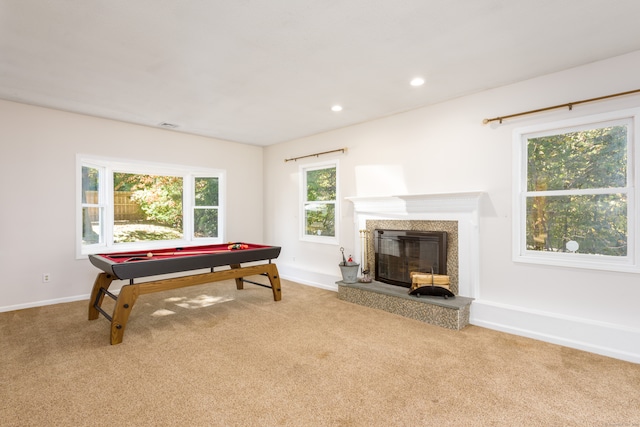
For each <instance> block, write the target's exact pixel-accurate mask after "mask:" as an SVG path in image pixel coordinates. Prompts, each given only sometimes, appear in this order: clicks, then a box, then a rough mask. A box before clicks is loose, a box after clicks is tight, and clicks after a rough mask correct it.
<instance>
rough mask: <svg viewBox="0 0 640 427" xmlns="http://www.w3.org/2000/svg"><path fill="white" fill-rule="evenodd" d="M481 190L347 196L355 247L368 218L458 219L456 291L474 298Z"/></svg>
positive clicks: (477, 289)
mask: <svg viewBox="0 0 640 427" xmlns="http://www.w3.org/2000/svg"><path fill="white" fill-rule="evenodd" d="M484 194H485V193H484V192H479V191H478V192H465V193H441V194H410V195H400V196H374V197H347V198H346V199H347V200H349V201H350V202H352V203H353V209H354V222H355V225H356V233H355V249H356V253H360V230H362V229H365V228H366V222H367V220H370V219H392V220H393V219H400V220H409V221H410V220H426V221H457V222H458V277H459V284H458V293H459V295H461V296H465V297H471V298H478V297H479V287H480V286H479V280H480V271H479V266H480V248H479V239H480V232H479V229H478V216H479V209H480V201H481V199H482V197H483V195H484Z"/></svg>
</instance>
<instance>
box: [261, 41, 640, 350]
mask: <svg viewBox="0 0 640 427" xmlns="http://www.w3.org/2000/svg"><path fill="white" fill-rule="evenodd" d="M639 68H640V52H635V53H633V54H630V55H625V56H621V57H617V58H613V59H610V60H607V61H602V62H598V63H593V64H590V65H587V66H583V67H579V68H575V69H571V70H566V71H564V72H560V73H556V74H553V75H548V76H545V77H541V78H536V79H532V80H529V81H525V82H520V83H516V84H513V85H510V86H506V87H502V88H499V89H495V90H489V91H485V92H481V93H477V94H474V95H471V96H466V97H462V98H459V99H456V100H453V101H450V102H446V103H442V104H439V105H435V106H430V107H425V108H422V109H419V110H414V111H411V112H407V113H403V114H398V115H394V116H391V117H388V118H385V119H381V120H376V121H372V122H368V123H363V124H361V125H357V126H352V127H349V128H346V129H342V130H338V131H333V132H328V133H324V134H321V135H316V136H312V137H308V138H303V139H300V140H297V141H291V142H288V143H282V144H278V145H275V146H270V147H268V148H267V149H266V150H265V171H268V172H267V173H266V174H265V184H266V185H265V189H266V190H265V219H266V224H268V226H267V229H266V234H265V237H266V239H267V240H268V241H270V242H272V243H273V244H278V245H281V246H282V248H283V249H282V254H281V257H280V259H279V260H278V266H279V269H280V274H281V275H282V277H285V278H290V279H294V280H297V281H300V282H301V283H306V284H310V285H314V286H320V287H324V288H328V289H336V285H335V281H336V280H339V276H340V272H339V269H338V262H339V260H340V252H339V249H338V248H339V247H340V246H344V247H345V248H346V250H347V251H351V250H352V248H354V246H355V239H356V237H357V230H355V229H354V219H353V209H352V206H351V203H350V202H348V201H343V202H342V203H341V209H342V210H341V212H342V213H341V229H340V243H339V245H336V246H334V245H318V244H310V243H306V242H302V241H300V240H299V239H298V220H299V218H298V181H299V176H298V173H299V171H298V168H299V166H300V165H301V164H306V163H313V162H318V161H319V160H323V159H329V158H331V157H337V158H339V159H340V183H339V187H340V191H341V196H342V197H343V198H344V197H348V196H385V195H393V194H429V193H449V192H450V193H455V192H467V191H484V192H486V194H487V196H488V197H485V200H484V204H483V206H482V208H481V212H480V280H479V283H480V292H479V293H480V295H479V296H477V299H476V301H474V303H473V304H472V323H474V324H476V325H480V326H485V327H489V328H494V329H498V330H504V331H507V332H511V333H515V334H520V335H525V336H530V337H534V338H538V339H542V340H545V341H550V342H556V343H560V344H563V345H566V346H571V347H576V348H581V349H585V350H588V351H592V352H597V353H601V354H606V355H610V356H613V357H617V358H621V359H625V360H632V361H635V362H637V363H640V309H639V303H640V276H639V275H637V274H632V273H616V272H605V271H597V270H579V269H572V268H558V267H545V266H540V265H527V264H519V263H514V262H513V261H512V259H511V226H512V224H511V222H512V218H511V197H512V193H511V178H512V177H511V174H512V164H511V163H512V161H511V155H512V133H513V130H514V128H516V127H521V126H526V125H531V124H536V123H542V122H545V121H556V120H561V119H565V118H571V117H576V116H582V115H589V114H594V113H599V112H606V111H611V110H616V109H624V108H631V107H640V95H631V96H625V97H621V98H616V99H613V100H608V101H601V102H595V103H590V104H584V105H580V106H577V107H575V108H574V110H573V111H568V109H567V110H565V109H563V110H556V111H552V112H546V113H540V114H536V115H530V116H526V117H522V118H518V119H512V120H508V121H506V122H505V123H503V124H501V125H497V124H492V125H483V124H482V120H483V119H485V118H491V117H495V116H501V115H508V114H512V113H517V112H520V111H526V110H531V109H536V108H541V107H547V106H551V105H557V104H563V103H566V102H571V101H578V100H582V99H588V98H593V97H598V96H602V95H608V94H612V93H618V92H624V91H628V90H634V89H640V74H638V72H637V70H638V69H639ZM398 90H406V88H398ZM418 90H423V91H428V90H429V86H428V82H427V84H426V85H425V86H424V87H422V88H420V89H418ZM345 104H346V105H345V107H346V108H345V110H344V111H343V112H342V114H349V108H348V103H345ZM327 114H333V113H331V112H330V111H328V113H327ZM342 147H348V151H347V153H346V154H330V155H326V156H322V157H321V158H319V159H316V158H311V159H303V160H299V161H297V162H288V163H284V162H283V160H284V159H285V158H291V157H295V156H302V155H307V154H312V153H316V152H322V151H327V150H332V149H337V148H342Z"/></svg>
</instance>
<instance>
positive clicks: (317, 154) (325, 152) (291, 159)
mask: <svg viewBox="0 0 640 427" xmlns="http://www.w3.org/2000/svg"><path fill="white" fill-rule="evenodd" d="M338 151H340V152H342V153H345V152H346V151H347V147H345V148H338V149H337V150H330V151H323V152H322V153H315V154H309V155H306V156H300V157H292V158H290V159H284V161H285V163H286V162H295V161H296V160H298V159H305V158H307V157H318V156H321V155H323V154H329V153H337V152H338Z"/></svg>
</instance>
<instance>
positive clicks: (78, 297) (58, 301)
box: [0, 294, 90, 313]
mask: <svg viewBox="0 0 640 427" xmlns="http://www.w3.org/2000/svg"><path fill="white" fill-rule="evenodd" d="M89 298H90V295H89V294H85V295H75V296H72V297H65V298H55V299H48V300H42V301H32V302H28V303H25V304H16V305H5V306H0V313H3V312H5V311H16V310H24V309H25V308H33V307H44V306H45V305H54V304H62V303H64V302H74V301H89Z"/></svg>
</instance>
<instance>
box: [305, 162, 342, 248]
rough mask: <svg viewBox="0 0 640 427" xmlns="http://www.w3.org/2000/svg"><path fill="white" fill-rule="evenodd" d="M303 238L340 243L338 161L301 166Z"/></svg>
mask: <svg viewBox="0 0 640 427" xmlns="http://www.w3.org/2000/svg"><path fill="white" fill-rule="evenodd" d="M300 172H301V173H300V176H301V177H302V182H301V190H302V191H301V193H302V194H301V200H302V204H301V210H302V213H301V218H302V221H301V238H302V239H303V240H309V241H315V242H321V243H337V229H338V221H337V218H338V203H337V200H338V186H337V182H338V163H337V161H333V162H331V163H322V164H316V165H307V166H302V167H301V168H300Z"/></svg>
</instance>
